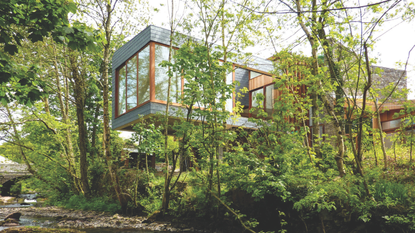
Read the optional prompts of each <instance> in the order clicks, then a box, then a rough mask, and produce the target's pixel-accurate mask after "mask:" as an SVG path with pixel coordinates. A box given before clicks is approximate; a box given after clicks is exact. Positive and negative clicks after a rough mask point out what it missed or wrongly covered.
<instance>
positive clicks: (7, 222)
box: [0, 218, 20, 227]
mask: <svg viewBox="0 0 415 233" xmlns="http://www.w3.org/2000/svg"><path fill="white" fill-rule="evenodd" d="M19 225H20V224H19V221H17V220H15V219H12V218H9V219H7V220H4V221H0V226H3V227H15V226H19Z"/></svg>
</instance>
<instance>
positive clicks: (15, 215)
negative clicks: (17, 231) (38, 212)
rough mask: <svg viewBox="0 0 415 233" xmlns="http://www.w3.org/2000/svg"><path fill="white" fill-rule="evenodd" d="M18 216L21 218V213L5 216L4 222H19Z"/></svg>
mask: <svg viewBox="0 0 415 233" xmlns="http://www.w3.org/2000/svg"><path fill="white" fill-rule="evenodd" d="M20 216H22V214H21V213H19V212H16V213H11V214H9V215H7V216H6V217H5V218H4V220H7V219H12V220H16V221H19V220H20Z"/></svg>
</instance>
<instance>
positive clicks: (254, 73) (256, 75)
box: [250, 71, 262, 79]
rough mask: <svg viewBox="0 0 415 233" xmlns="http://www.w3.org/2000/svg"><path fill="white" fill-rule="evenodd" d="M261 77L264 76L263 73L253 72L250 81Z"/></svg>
mask: <svg viewBox="0 0 415 233" xmlns="http://www.w3.org/2000/svg"><path fill="white" fill-rule="evenodd" d="M261 75H262V74H261V73H258V72H255V71H251V75H250V79H253V78H256V77H258V76H261Z"/></svg>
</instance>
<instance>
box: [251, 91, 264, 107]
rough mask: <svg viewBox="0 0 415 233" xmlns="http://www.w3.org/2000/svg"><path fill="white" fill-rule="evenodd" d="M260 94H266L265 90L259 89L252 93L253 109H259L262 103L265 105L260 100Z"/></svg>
mask: <svg viewBox="0 0 415 233" xmlns="http://www.w3.org/2000/svg"><path fill="white" fill-rule="evenodd" d="M259 94H262V95H263V94H264V89H262V88H261V89H258V90H255V91H252V94H251V98H252V99H251V106H252V107H253V108H256V107H258V106H260V105H259V104H260V103H263V102H262V101H260V99H259V98H258V97H259V96H260V95H259Z"/></svg>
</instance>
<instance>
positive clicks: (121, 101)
mask: <svg viewBox="0 0 415 233" xmlns="http://www.w3.org/2000/svg"><path fill="white" fill-rule="evenodd" d="M125 84H126V81H125V66H123V67H122V68H121V69H119V71H118V115H120V114H123V113H124V112H125V109H126V108H125V103H126V99H125V98H126V96H127V95H126V92H125V91H126V86H125Z"/></svg>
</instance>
